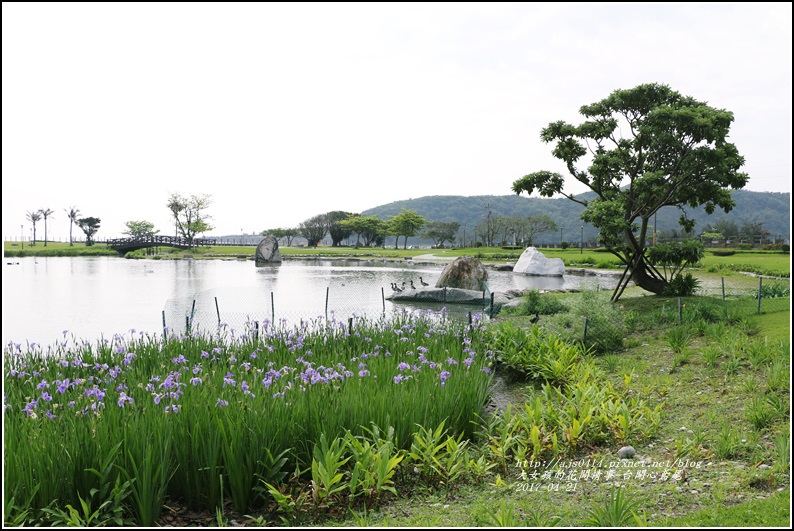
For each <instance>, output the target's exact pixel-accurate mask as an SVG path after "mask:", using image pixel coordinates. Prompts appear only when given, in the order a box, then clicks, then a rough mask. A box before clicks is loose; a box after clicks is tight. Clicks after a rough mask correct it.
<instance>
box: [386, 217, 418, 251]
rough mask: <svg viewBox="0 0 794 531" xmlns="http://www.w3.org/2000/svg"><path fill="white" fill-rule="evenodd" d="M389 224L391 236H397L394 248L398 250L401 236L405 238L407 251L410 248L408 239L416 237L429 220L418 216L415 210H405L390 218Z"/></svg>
mask: <svg viewBox="0 0 794 531" xmlns="http://www.w3.org/2000/svg"><path fill="white" fill-rule="evenodd" d="M387 224H388V230H389V234H391V235H393V236H395V239H394V248H395V249H396V248H397V243H398V242H399V240H400V236H403V238H404V240H403V249H405V248H406V247H408V238H409V237H410V236H416V233H417V232H419V231H420V230H421V229H422V227H424V226H425V225H427V220H426V219H425V218H424V217H423V216H420V215H419V214H417V213H416V211H415V210H408V209H405V208H403V209H402V211H401V212H400V213H399V214H397V215H396V216H390V217H389V221H388V222H387Z"/></svg>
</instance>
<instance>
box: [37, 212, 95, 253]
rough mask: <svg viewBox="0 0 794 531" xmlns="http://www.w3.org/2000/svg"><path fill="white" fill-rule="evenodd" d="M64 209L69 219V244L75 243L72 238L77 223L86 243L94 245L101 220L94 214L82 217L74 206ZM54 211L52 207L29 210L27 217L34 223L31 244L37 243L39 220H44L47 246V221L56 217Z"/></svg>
mask: <svg viewBox="0 0 794 531" xmlns="http://www.w3.org/2000/svg"><path fill="white" fill-rule="evenodd" d="M64 211H65V212H66V219H68V220H69V245H70V246H71V245H74V240H73V238H72V228H73V227H74V226H75V225H77V226H78V227H79V228H80V230H82V231H83V233H84V234H85V238H86V240H85V241H86V245H93V244H94V239H93V238H94V235H95V234H96V232H97V231H98V230H99V225H100V223H101V220H100V219H99V218H95V217H92V216H89V217H85V218H82V217H80V211H79V210H78V209H77V208H75V207H73V206H72V207H69V208H66V209H64ZM54 213H55V211H54V210H52V209H51V208H40V209H38V210H28V212H27V214H26V216H25V219H27V220H28V221H30V223H31V224H32V225H33V241H32V242H31V243H30V245H36V241H37V238H36V224H37V223H38V222H39V221H42V220H44V247H47V222H48V221H49V219H50V218H54V217H55V216H53V214H54Z"/></svg>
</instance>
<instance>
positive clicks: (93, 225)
mask: <svg viewBox="0 0 794 531" xmlns="http://www.w3.org/2000/svg"><path fill="white" fill-rule="evenodd" d="M100 223H101V220H100V219H99V218H94V217H87V218H80V219H78V220H77V226H78V227H80V230H82V231H83V233H84V234H85V245H86V247H91V246H92V245H94V234H96V233H97V231H98V230H99V224H100Z"/></svg>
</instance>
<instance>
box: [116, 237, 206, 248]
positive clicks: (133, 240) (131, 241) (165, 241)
mask: <svg viewBox="0 0 794 531" xmlns="http://www.w3.org/2000/svg"><path fill="white" fill-rule="evenodd" d="M105 243H107V244H108V245H109V246H111V247H122V246H126V245H135V244H145V243H148V244H160V245H170V246H173V247H188V246H189V245H190V242H189V241H188V240H187V238H182V237H175V236H158V235H154V234H152V235H149V236H137V237H130V238H115V239H112V240H107V241H106V242H105ZM210 245H216V240H215V239H214V238H193V246H194V247H200V246H205V247H209V246H210Z"/></svg>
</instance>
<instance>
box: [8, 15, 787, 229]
mask: <svg viewBox="0 0 794 531" xmlns="http://www.w3.org/2000/svg"><path fill="white" fill-rule="evenodd" d="M2 24H3V29H2V39H3V40H2V54H3V55H2V78H3V79H2V83H3V109H2V112H3V118H2V120H3V132H2V135H3V140H2V141H3V154H2V155H3V162H2V171H3V176H2V181H3V236H4V237H5V238H8V239H10V238H19V237H20V235H21V233H23V232H24V233H25V235H26V237H28V236H29V235H30V223H29V222H28V221H27V220H26V219H25V214H26V212H28V211H34V210H38V209H47V208H49V209H52V210H53V211H54V214H53V217H51V218H50V221H49V223H48V232H49V236H50V238H54V239H58V238H62V239H67V238H68V231H69V223H68V221H67V217H66V213H65V212H64V210H65V209H67V208H68V207H71V206H74V207H76V208H78V209H79V210H80V213H81V214H82V216H84V217H87V216H93V217H98V218H100V219H101V220H102V225H101V229H100V231H99V233H98V234H97V237H98V238H100V239H101V238H106V237H113V236H120V235H121V233H122V231H123V230H125V222H127V221H130V220H147V221H150V222H153V223H154V224H155V226H156V228H157V229H160V230H161V233H162V234H166V235H167V234H172V233H173V223H172V222H171V220H170V212H169V210H168V209H167V207H166V203H167V200H168V197H169V195H170V194H172V193H182V194H186V195H187V194H210V195H211V196H212V198H213V201H214V202H213V205H212V207H211V208H210V209H209V213H210V214H211V215H212V217H213V219H212V221H211V223H212V224H213V225H214V226H215V227H216V229H215V230H214V231H213V232H212V233H210V234H208V235H225V234H240V233H241V232H244V233H246V234H250V233H252V232H260V231H262V230H264V229H268V228H275V227H291V226H296V225H297V224H298V223H299V222H301V221H303V220H305V219H307V218H309V217H311V216H313V215H315V214H319V213H323V212H327V211H330V210H344V211H349V212H361V211H362V210H365V209H367V208H371V207H374V206H377V205H381V204H384V203H389V202H392V201H397V200H402V199H409V198H417V197H422V196H426V195H507V194H510V193H511V191H510V187H511V184H512V183H513V181H514V180H516V179H517V178H519V177H521V176H523V175H525V174H527V173H530V172H534V171H538V170H542V169H547V170H554V171H560V172H561V173H564V167H563V166H562V165H561V163H560V162H559V161H557V160H556V159H554V158H553V157H552V156H551V154H550V151H551V145H548V144H544V143H542V142H541V141H540V130H541V129H542V128H543V127H545V126H546V125H548V124H549V123H550V122H552V121H557V120H566V121H570V122H573V123H579V122H580V121H581V116H580V115H579V114H578V109H579V108H580V107H581V106H582V105H584V104H589V103H593V102H595V101H598V100H601V99H603V98H605V97H607V96H609V94H610V93H611V92H612V91H614V90H616V89H629V88H633V87H635V86H637V85H639V84H642V83H650V82H657V83H664V84H667V85H669V86H670V87H671V88H672V89H674V90H676V91H678V92H680V93H682V94H684V95H688V96H692V97H694V98H696V99H698V100H701V101H706V102H708V103H709V104H710V105H712V106H714V107H717V108H724V109H727V110H729V111H731V112H733V113H734V118H735V121H734V124H733V127H732V128H731V135H730V139H731V140H732V141H733V142H734V143H735V144H736V146H737V147H738V149H739V152H740V153H741V154H742V155H743V156H744V157H745V159H746V165H745V168H744V169H745V171H746V172H747V173H749V175H750V182H749V184H748V186H747V187H746V189H748V190H753V191H763V192H767V191H774V192H790V191H791V160H792V158H791V146H792V138H791V136H792V135H791V131H792V123H791V102H792V91H791V80H792V76H791V69H792V57H791V53H792V36H791V25H792V5H791V3H766V4H765V3H752V4H750V3H733V4H727V3H723V4H719V3H718V4H714V3H707V4H706V3H704V4H690V3H687V4H622V3H621V4H543V3H540V4H538V3H531V4H514V3H510V4H496V3H488V4H469V3H466V4H449V3H443V4H359V3H356V4H294V3H289V4H270V3H241V4H230V3H223V4H211V3H209V4H208V3H196V4H189V3H177V4H161V3H145V4H143V3H141V4H139V3H114V4H94V3H85V4H70V3H48V4H35V3H13V2H11V3H8V2H4V3H3V4H2ZM568 190H569V191H573V192H581V191H584V190H582V189H578V188H575V187H569V188H568ZM476 214H477V215H479V214H480V213H479V212H478V213H476ZM75 230H76V231H78V232H79V230H78V229H76V228H75ZM43 232H44V226H43V223H42V222H40V223H39V224H38V225H37V234H38V236H39V238H41V237H42V236H43ZM80 235H82V233H80Z"/></svg>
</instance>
